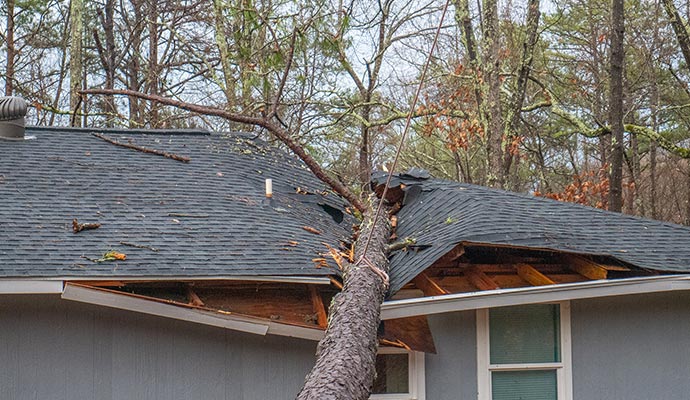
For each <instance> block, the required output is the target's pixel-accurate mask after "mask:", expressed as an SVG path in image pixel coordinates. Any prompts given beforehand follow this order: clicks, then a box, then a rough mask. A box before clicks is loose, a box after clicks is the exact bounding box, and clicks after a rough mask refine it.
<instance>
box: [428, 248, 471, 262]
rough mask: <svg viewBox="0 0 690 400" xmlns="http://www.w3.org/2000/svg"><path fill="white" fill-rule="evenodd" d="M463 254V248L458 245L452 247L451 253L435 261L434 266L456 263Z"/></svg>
mask: <svg viewBox="0 0 690 400" xmlns="http://www.w3.org/2000/svg"><path fill="white" fill-rule="evenodd" d="M463 254H465V247H463V245H462V244H461V243H460V244H458V245H457V246H455V247H453V249H452V250H451V251H449V252H448V253H446V254H444V255H443V256H442V257H441V258H439V259H438V260H436V262H435V263H434V265H448V264H451V263H454V262H455V261H457V260H458V259H459V258H460V257H462V255H463Z"/></svg>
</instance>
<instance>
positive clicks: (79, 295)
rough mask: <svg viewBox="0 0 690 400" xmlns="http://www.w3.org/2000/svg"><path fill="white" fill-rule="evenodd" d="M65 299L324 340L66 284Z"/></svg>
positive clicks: (303, 330)
mask: <svg viewBox="0 0 690 400" xmlns="http://www.w3.org/2000/svg"><path fill="white" fill-rule="evenodd" d="M62 298H63V299H65V300H73V301H79V302H82V303H89V304H95V305H99V306H104V307H111V308H118V309H121V310H128V311H134V312H139V313H143V314H150V315H156V316H159V317H165V318H172V319H178V320H182V321H188V322H194V323H197V324H202V325H210V326H216V327H220V328H225V329H231V330H236V331H240V332H247V333H254V334H258V335H267V334H270V335H279V336H288V337H294V338H300V339H307V340H316V341H318V340H321V339H322V338H323V336H324V331H322V330H321V329H317V328H308V327H303V326H296V325H289V324H282V323H279V322H273V321H268V320H261V319H252V318H247V317H242V316H238V315H232V314H227V315H225V314H223V313H220V312H214V311H208V310H197V309H193V308H185V307H181V306H178V305H174V304H165V303H161V302H158V301H154V300H146V299H142V298H140V297H133V296H131V295H128V294H126V293H123V294H119V293H113V292H112V291H109V290H103V289H99V288H90V287H85V286H82V285H79V284H70V283H68V284H66V285H65V290H64V292H63V294H62Z"/></svg>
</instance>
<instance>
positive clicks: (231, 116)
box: [80, 89, 366, 212]
mask: <svg viewBox="0 0 690 400" xmlns="http://www.w3.org/2000/svg"><path fill="white" fill-rule="evenodd" d="M80 93H81V94H91V95H120V96H131V97H137V98H140V99H144V100H149V101H154V102H157V103H159V104H163V105H167V106H172V107H177V108H180V109H183V110H187V111H191V112H195V113H199V114H204V115H209V116H215V117H220V118H224V119H227V120H228V121H232V122H238V123H241V124H248V125H254V126H258V127H261V128H264V129H266V130H267V131H268V132H270V133H271V134H272V135H273V136H275V137H276V138H278V140H280V141H281V142H283V144H285V145H286V146H287V147H288V148H289V149H290V150H292V152H293V153H294V154H295V155H296V156H297V157H299V158H300V159H301V160H302V161H304V163H305V164H306V165H307V167H308V168H309V169H310V170H311V172H312V173H313V174H314V175H315V176H316V177H317V178H319V179H320V180H321V181H322V182H324V183H325V184H327V185H328V186H330V187H331V188H332V189H333V190H334V191H335V192H336V193H338V194H339V195H341V196H342V197H343V198H345V199H346V200H347V201H348V202H350V204H352V205H353V206H354V207H355V208H356V209H357V210H359V211H360V212H364V211H366V206H365V205H364V203H362V201H361V200H360V199H359V197H357V196H356V195H355V194H354V193H353V192H352V191H351V190H350V189H348V188H347V187H346V186H345V185H343V184H342V183H340V182H339V181H338V180H336V179H334V178H332V177H331V176H330V175H328V174H327V173H326V171H325V170H324V169H323V168H322V167H321V166H320V165H319V163H318V162H317V161H316V160H315V159H314V157H312V156H311V155H309V154H308V153H307V152H306V150H305V149H304V146H302V145H301V144H299V143H297V141H295V140H294V139H293V138H292V135H291V134H290V132H288V131H287V130H286V129H285V128H283V127H282V126H280V125H278V124H276V123H274V122H273V121H272V120H271V119H270V118H268V117H251V116H247V115H243V114H237V113H233V112H229V111H226V110H223V109H220V108H215V107H207V106H200V105H198V104H192V103H187V102H184V101H179V100H174V99H170V98H167V97H163V96H158V95H153V94H147V93H142V92H137V91H134V90H123V89H87V90H82V91H81V92H80Z"/></svg>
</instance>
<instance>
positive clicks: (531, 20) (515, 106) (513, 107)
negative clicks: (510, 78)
mask: <svg viewBox="0 0 690 400" xmlns="http://www.w3.org/2000/svg"><path fill="white" fill-rule="evenodd" d="M540 15H541V12H540V10H539V0H529V1H528V3H527V21H526V23H525V26H526V34H527V35H526V36H527V38H526V39H527V40H525V42H524V43H523V46H522V58H521V62H520V70H519V72H518V77H517V83H516V84H515V89H514V92H513V96H512V99H511V102H510V106H509V107H508V115H507V116H506V126H505V132H504V136H505V137H506V138H507V140H506V141H507V146H508V148H507V149H506V150H507V151H506V152H505V159H504V161H503V164H504V165H503V168H504V171H503V174H504V175H505V176H506V177H508V176H509V174H510V167H511V165H512V163H513V156H514V153H513V152H512V151H510V150H511V149H510V146H511V145H512V142H513V138H516V137H518V136H519V135H518V133H517V131H518V126H519V124H520V115H521V110H522V105H523V104H524V102H525V93H526V91H527V80H528V78H529V75H530V72H531V70H532V61H533V60H534V50H535V48H536V46H537V41H538V40H539V17H540Z"/></svg>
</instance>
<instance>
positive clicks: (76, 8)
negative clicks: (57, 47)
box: [69, 0, 84, 126]
mask: <svg viewBox="0 0 690 400" xmlns="http://www.w3.org/2000/svg"><path fill="white" fill-rule="evenodd" d="M83 17H84V4H83V3H82V0H72V2H71V3H70V16H69V20H70V23H71V29H70V39H71V44H70V59H69V71H70V74H69V78H70V83H69V87H70V95H69V108H70V110H72V112H74V116H73V117H72V126H80V125H81V124H80V121H79V118H77V115H78V114H79V110H80V109H81V107H80V106H81V98H80V94H79V91H80V90H81V89H82V37H83V29H84V28H83Z"/></svg>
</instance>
